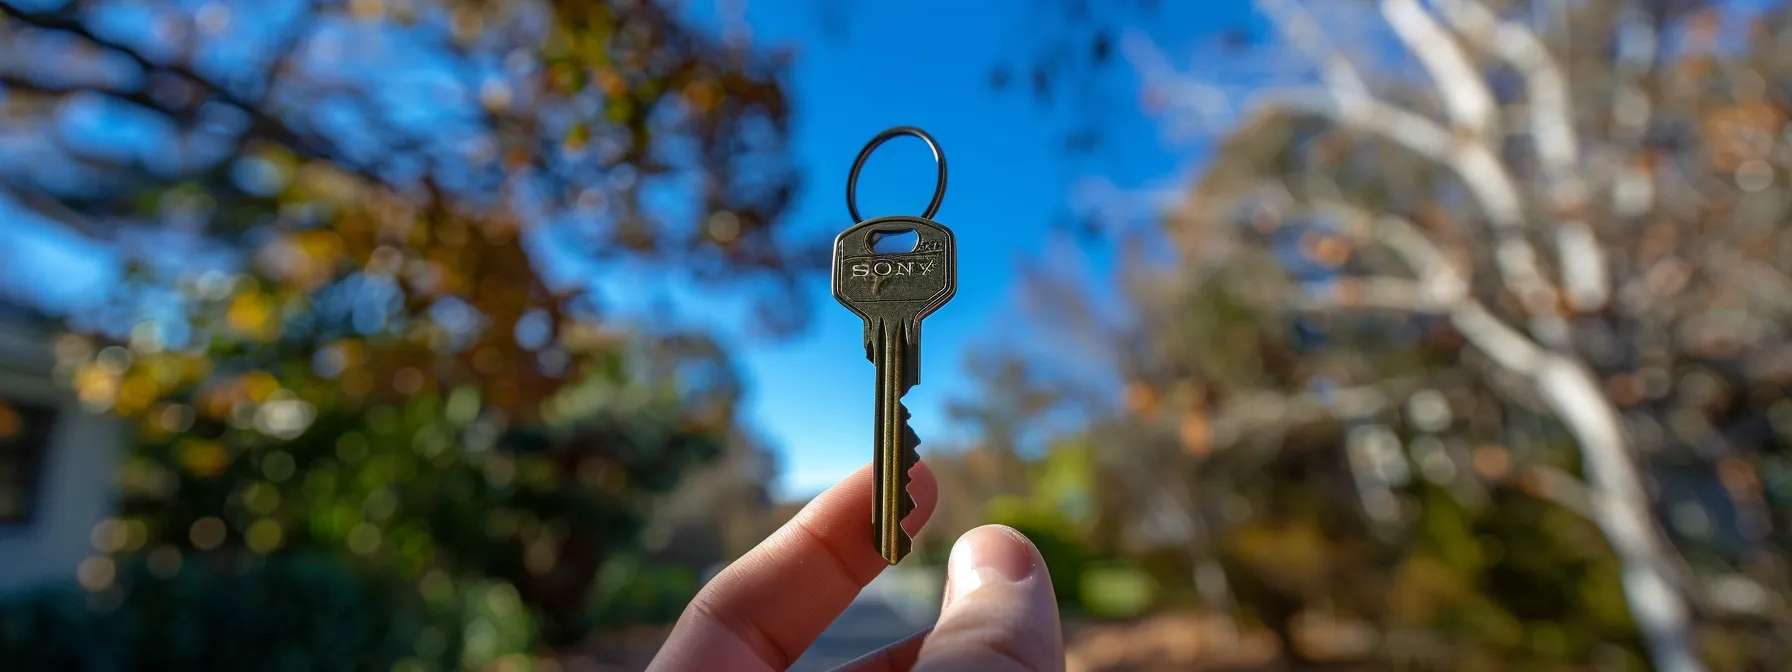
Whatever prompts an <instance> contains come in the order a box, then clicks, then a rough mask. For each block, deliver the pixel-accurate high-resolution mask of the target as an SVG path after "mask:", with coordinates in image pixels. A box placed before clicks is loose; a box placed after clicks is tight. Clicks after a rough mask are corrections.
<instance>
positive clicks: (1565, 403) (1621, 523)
mask: <svg viewBox="0 0 1792 672" xmlns="http://www.w3.org/2000/svg"><path fill="white" fill-rule="evenodd" d="M1534 373H1535V378H1534V380H1535V383H1536V385H1537V389H1538V391H1540V392H1541V393H1542V394H1543V398H1544V400H1545V402H1547V403H1548V404H1549V406H1550V408H1552V409H1553V410H1555V412H1556V415H1557V416H1558V417H1559V418H1561V420H1562V422H1563V423H1564V424H1566V425H1567V426H1568V429H1569V431H1571V432H1573V433H1574V437H1575V439H1577V440H1578V442H1579V443H1580V451H1581V461H1582V462H1583V463H1584V465H1583V468H1584V470H1585V471H1586V479H1587V482H1588V484H1590V485H1591V486H1593V490H1594V492H1596V493H1597V497H1598V499H1597V501H1595V502H1594V507H1593V513H1594V522H1595V523H1597V524H1598V525H1599V529H1600V530H1601V531H1603V532H1604V533H1605V538H1606V540H1607V541H1608V542H1609V543H1610V544H1611V546H1612V551H1613V552H1614V553H1616V554H1617V556H1618V560H1619V561H1620V562H1621V563H1622V564H1623V585H1624V597H1625V600H1626V601H1627V602H1628V603H1629V605H1630V613H1631V616H1632V617H1633V618H1635V619H1636V623H1637V627H1638V628H1640V629H1641V630H1642V634H1643V637H1644V638H1645V640H1647V642H1648V646H1649V656H1650V658H1651V659H1652V660H1653V661H1654V663H1655V669H1657V670H1660V671H1661V672H1695V671H1699V670H1703V669H1704V665H1703V663H1701V662H1700V661H1699V658H1698V655H1697V652H1696V651H1694V650H1693V645H1692V634H1691V630H1692V625H1691V621H1690V619H1689V617H1688V614H1687V608H1686V602H1685V600H1684V599H1682V597H1681V595H1680V594H1679V592H1677V591H1676V589H1675V588H1674V585H1673V582H1672V581H1669V576H1668V567H1669V562H1668V557H1667V555H1666V553H1665V552H1664V550H1663V545H1664V543H1665V542H1663V541H1662V539H1661V537H1660V536H1659V532H1658V531H1657V528H1656V527H1655V518H1654V516H1653V515H1652V514H1651V511H1650V506H1649V499H1648V497H1647V496H1646V495H1645V493H1644V492H1643V486H1642V479H1641V478H1640V476H1639V472H1638V470H1637V466H1636V462H1635V461H1634V460H1632V459H1631V455H1630V452H1629V446H1627V445H1625V439H1624V433H1623V430H1622V427H1621V425H1620V424H1619V420H1618V411H1617V408H1616V407H1614V406H1613V405H1612V404H1611V401H1610V400H1609V399H1607V398H1606V396H1605V395H1604V393H1603V392H1602V390H1601V388H1600V386H1599V383H1598V382H1597V381H1596V379H1595V378H1594V377H1593V374H1592V372H1591V371H1589V370H1588V369H1587V368H1586V367H1584V366H1581V365H1580V364H1579V363H1577V362H1575V361H1573V360H1570V359H1567V358H1565V357H1562V356H1559V355H1547V356H1545V357H1544V358H1543V360H1542V361H1541V362H1540V363H1539V365H1538V366H1537V368H1536V370H1535V372H1534Z"/></svg>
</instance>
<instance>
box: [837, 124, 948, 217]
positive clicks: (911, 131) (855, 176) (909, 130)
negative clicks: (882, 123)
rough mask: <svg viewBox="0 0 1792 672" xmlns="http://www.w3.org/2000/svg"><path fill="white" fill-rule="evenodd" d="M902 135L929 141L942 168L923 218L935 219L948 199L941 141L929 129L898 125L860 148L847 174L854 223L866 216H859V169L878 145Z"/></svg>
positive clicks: (848, 205)
mask: <svg viewBox="0 0 1792 672" xmlns="http://www.w3.org/2000/svg"><path fill="white" fill-rule="evenodd" d="M901 135H912V136H915V137H917V138H920V139H921V141H922V142H925V143H927V148H928V149H931V150H933V162H934V164H935V165H937V166H939V168H940V170H939V177H938V178H937V181H936V182H935V183H934V186H933V200H932V201H929V202H928V203H927V211H926V212H923V213H921V219H933V215H934V213H937V212H939V211H940V202H941V201H944V200H946V152H945V151H943V150H941V149H940V143H938V142H935V141H934V139H933V136H931V135H928V134H927V131H923V130H921V129H919V128H915V127H914V126H897V127H895V128H890V129H887V130H885V131H884V132H882V133H879V134H877V137H874V138H872V139H871V142H868V143H865V148H864V149H861V150H859V158H857V159H854V160H853V162H852V172H851V173H849V174H847V176H846V212H847V213H848V214H851V215H852V221H853V223H855V224H857V223H859V222H863V221H865V218H864V217H860V216H859V171H860V170H863V169H864V168H865V160H866V159H869V158H871V153H872V152H874V151H877V147H878V145H882V144H884V143H885V142H888V141H889V140H890V139H891V138H894V137H897V136H901Z"/></svg>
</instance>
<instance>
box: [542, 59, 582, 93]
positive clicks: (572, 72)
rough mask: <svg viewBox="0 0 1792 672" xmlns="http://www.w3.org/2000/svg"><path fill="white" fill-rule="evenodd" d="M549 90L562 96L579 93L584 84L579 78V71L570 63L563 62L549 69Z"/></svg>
mask: <svg viewBox="0 0 1792 672" xmlns="http://www.w3.org/2000/svg"><path fill="white" fill-rule="evenodd" d="M547 79H548V82H547V85H548V88H549V89H551V90H553V91H555V92H557V93H560V94H562V95H569V94H573V93H577V92H578V90H579V87H580V86H581V85H583V84H584V81H583V78H582V77H580V76H579V69H578V67H577V66H574V65H573V64H572V63H570V62H565V61H562V62H560V63H555V64H554V65H553V66H551V67H549V68H548V73H547Z"/></svg>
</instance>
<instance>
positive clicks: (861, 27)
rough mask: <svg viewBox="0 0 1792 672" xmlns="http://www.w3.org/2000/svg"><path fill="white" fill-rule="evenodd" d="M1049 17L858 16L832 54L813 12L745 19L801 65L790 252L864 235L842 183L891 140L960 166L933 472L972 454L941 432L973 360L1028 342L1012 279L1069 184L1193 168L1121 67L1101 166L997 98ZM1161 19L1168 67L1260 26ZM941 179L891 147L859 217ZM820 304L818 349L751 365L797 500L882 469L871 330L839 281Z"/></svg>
mask: <svg viewBox="0 0 1792 672" xmlns="http://www.w3.org/2000/svg"><path fill="white" fill-rule="evenodd" d="M824 1H825V0H824ZM1049 4H1053V3H1041V2H1036V1H1033V0H975V1H972V2H966V1H964V0H958V1H956V2H953V1H948V0H921V1H914V2H868V1H864V0H860V1H857V2H852V3H851V4H850V10H849V11H848V12H847V13H846V15H847V16H846V18H847V22H846V26H847V34H846V35H845V36H843V37H841V38H838V39H830V38H829V37H827V36H826V34H825V33H823V31H822V26H823V24H822V22H821V20H820V19H819V17H818V14H819V13H818V12H817V11H816V9H815V7H816V3H815V2H814V1H813V0H752V1H749V2H748V3H747V16H746V18H747V21H748V23H749V24H750V25H751V27H752V29H753V35H754V40H755V42H757V43H758V44H761V45H770V44H779V43H789V44H796V45H798V46H799V47H800V52H799V53H800V58H799V59H798V61H797V65H796V68H795V72H794V73H793V78H792V81H791V84H792V86H793V88H794V96H795V101H796V107H795V109H796V115H797V123H796V126H795V138H794V141H795V144H794V149H795V152H796V154H797V160H798V162H799V163H800V165H801V166H802V167H803V169H804V171H805V183H804V184H805V186H804V193H803V195H802V197H801V200H800V202H799V204H798V206H797V208H796V209H795V211H794V212H793V213H791V219H790V221H789V222H788V224H789V225H790V226H791V227H792V228H793V232H792V233H793V235H815V236H819V237H821V238H822V239H824V240H825V239H831V238H832V236H833V235H834V234H836V233H838V231H839V230H840V229H843V228H845V227H846V226H847V225H849V224H850V222H849V221H848V220H849V217H848V216H847V214H846V210H845V205H844V195H843V193H842V192H843V189H844V186H845V179H846V172H847V169H848V168H849V167H850V165H851V163H852V160H853V157H854V156H855V155H856V154H857V153H858V151H859V148H860V147H861V146H862V145H863V144H864V143H865V141H866V140H868V139H870V138H871V136H873V135H875V134H876V133H877V132H878V131H881V130H883V129H885V128H888V127H890V126H896V125H902V124H908V125H915V126H920V127H922V128H924V129H927V131H928V132H929V133H931V134H933V135H934V137H936V138H937V139H938V140H939V142H940V144H941V145H942V146H943V147H944V149H945V151H946V154H947V156H948V158H949V159H950V166H951V188H950V190H949V191H948V192H947V196H946V201H945V205H944V206H943V207H942V208H941V210H940V213H939V215H938V216H937V219H938V221H940V222H941V223H943V224H945V225H947V226H949V227H952V229H953V231H954V233H956V234H957V237H958V245H959V265H960V276H959V286H958V295H957V297H956V298H955V299H953V301H952V302H951V303H950V304H947V305H946V306H945V307H944V308H941V309H940V311H939V312H938V313H936V314H934V315H933V316H932V317H930V318H928V319H927V321H926V322H925V327H924V333H925V336H924V338H923V347H924V351H923V354H922V367H923V368H922V372H921V380H922V382H921V384H920V385H918V386H916V387H915V388H914V390H913V391H911V392H910V393H909V396H908V397H907V398H906V400H905V401H906V402H907V404H908V406H909V408H910V410H911V411H912V412H913V413H914V419H913V420H912V422H911V424H912V425H914V427H915V430H916V432H917V433H918V434H919V435H920V436H921V441H922V447H921V450H922V454H923V455H925V454H926V453H927V452H928V450H929V449H930V448H940V447H942V446H943V445H946V444H950V443H951V442H952V441H953V440H955V439H957V440H962V439H964V438H967V437H965V436H964V432H963V430H962V428H955V427H950V426H948V425H947V423H946V421H945V414H944V404H945V402H946V400H947V399H950V398H953V397H963V396H966V395H970V394H973V393H975V392H976V390H974V389H973V388H972V387H971V385H970V384H969V381H968V380H967V378H966V376H965V374H964V372H963V371H964V367H963V362H964V361H965V356H966V352H967V350H969V349H972V348H979V347H986V346H990V345H992V344H1000V343H1001V342H1002V341H1003V340H1004V339H1019V338H1031V336H1030V335H1029V334H1028V332H1027V330H1026V328H1025V327H1019V328H1017V325H1019V324H1021V323H1022V320H1021V313H1020V308H1019V306H1018V301H1017V300H1016V299H1017V297H1016V291H1017V286H1016V280H1017V278H1016V265H1017V263H1016V262H1017V261H1018V260H1020V259H1022V258H1027V257H1033V258H1039V257H1041V256H1042V255H1045V254H1046V251H1047V248H1048V247H1049V246H1051V245H1052V243H1051V242H1050V240H1051V237H1052V234H1051V232H1050V228H1051V223H1052V222H1053V221H1054V220H1055V219H1057V218H1059V217H1061V216H1062V215H1063V214H1064V213H1066V212H1068V209H1069V208H1070V206H1071V199H1070V196H1069V195H1070V192H1071V188H1072V186H1073V184H1074V183H1075V182H1076V181H1078V180H1079V179H1082V178H1088V177H1101V178H1106V179H1109V180H1111V181H1113V182H1114V183H1115V184H1117V185H1118V186H1120V187H1122V188H1143V187H1147V186H1152V185H1160V184H1162V183H1164V182H1165V181H1167V180H1174V179H1176V176H1177V175H1179V174H1181V171H1182V170H1183V169H1184V168H1186V167H1187V166H1188V165H1190V160H1191V157H1190V156H1189V151H1190V150H1189V148H1186V147H1185V148H1180V149H1176V148H1167V147H1166V146H1165V144H1164V143H1163V141H1162V133H1161V132H1160V126H1159V124H1158V122H1156V121H1154V120H1151V119H1147V118H1146V117H1145V116H1143V115H1142V114H1141V113H1139V112H1138V111H1137V108H1138V100H1139V97H1138V87H1137V77H1136V76H1135V74H1134V73H1132V72H1131V71H1130V69H1129V68H1128V66H1126V65H1125V64H1124V63H1123V62H1117V63H1116V64H1115V65H1114V66H1113V67H1112V68H1111V72H1110V73H1109V77H1108V80H1109V81H1107V82H1104V85H1103V86H1102V87H1100V89H1099V90H1101V91H1102V92H1103V94H1104V98H1106V100H1103V101H1100V102H1099V104H1101V105H1106V106H1111V108H1110V109H1111V110H1112V114H1110V115H1108V116H1107V117H1106V122H1107V124H1108V126H1107V131H1108V132H1109V134H1110V136H1109V144H1108V145H1107V146H1106V147H1105V148H1104V149H1103V150H1102V151H1101V152H1100V153H1099V154H1097V155H1096V156H1094V157H1084V158H1079V157H1075V156H1073V155H1070V154H1068V153H1066V152H1064V151H1063V150H1062V149H1061V143H1060V138H1061V135H1062V132H1063V131H1064V130H1065V128H1066V127H1065V126H1064V124H1063V122H1064V118H1063V115H1062V114H1055V115H1054V114H1053V113H1049V112H1047V111H1044V110H1042V109H1041V108H1040V107H1039V106H1038V105H1036V104H1034V103H1033V102H1032V99H1031V97H1030V96H1028V95H1025V94H1024V93H1021V92H1010V93H1004V94H996V93H992V92H991V91H990V90H989V85H988V82H989V79H988V71H989V67H990V66H991V65H992V64H994V63H997V62H998V61H1000V60H1003V59H1004V57H1010V58H1008V60H1011V61H1012V60H1015V59H1014V58H1012V57H1013V56H1016V55H1024V53H1019V52H1018V51H1017V50H1018V49H1025V48H1029V47H1031V46H1033V45H1032V44H1031V43H1030V42H1029V35H1028V33H1027V32H1026V31H1028V30H1029V29H1030V28H1033V27H1035V26H1037V25H1038V22H1037V21H1036V20H1034V19H1031V18H1029V13H1036V12H1038V11H1040V7H1042V6H1044V5H1049ZM1163 4H1164V5H1165V6H1166V7H1165V9H1163V10H1160V12H1159V15H1158V16H1159V18H1160V19H1161V20H1159V21H1155V22H1153V25H1152V26H1150V27H1149V28H1150V29H1149V30H1148V34H1149V35H1150V36H1151V37H1152V38H1153V39H1154V41H1156V42H1158V43H1159V44H1161V45H1164V46H1165V48H1166V49H1169V50H1172V51H1174V50H1176V49H1178V48H1182V47H1192V46H1193V45H1194V44H1195V43H1197V42H1198V41H1199V40H1200V39H1201V38H1202V37H1203V36H1210V35H1211V34H1213V33H1215V32H1218V31H1220V30H1224V29H1227V28H1230V27H1232V26H1235V25H1238V24H1240V23H1242V22H1244V21H1245V20H1246V18H1247V8H1248V3H1245V2H1243V1H1242V0H1240V1H1238V2H1217V1H1216V2H1181V3H1163ZM1048 22H1049V21H1048ZM1067 107H1068V106H1060V108H1067ZM932 179H933V168H932V165H931V161H930V158H929V156H928V154H927V151H926V149H925V148H924V146H923V145H922V144H921V143H920V142H919V141H915V140H912V139H898V140H895V141H892V142H890V143H888V144H886V145H885V146H884V147H883V148H882V149H880V150H879V151H878V154H877V155H876V156H875V157H874V158H873V159H872V160H871V162H870V165H869V166H868V167H867V169H866V171H865V174H864V176H863V178H862V180H861V183H860V187H859V188H860V199H861V202H860V209H861V211H862V212H863V213H864V215H865V216H867V217H873V216H878V215H883V214H902V213H918V212H919V211H920V210H921V209H922V208H923V207H924V206H925V205H926V202H927V198H928V196H929V194H930V193H931V189H932ZM1088 252H1089V256H1088V259H1087V265H1085V266H1084V267H1083V270H1084V271H1085V272H1087V273H1089V276H1090V281H1091V282H1094V283H1100V282H1102V281H1103V279H1104V277H1105V276H1107V275H1109V271H1110V267H1109V263H1108V262H1107V261H1106V260H1105V259H1104V257H1105V255H1104V254H1102V252H1101V251H1100V250H1089V251H1088ZM806 286H807V287H808V290H807V291H810V292H812V293H814V295H815V296H816V297H819V298H818V301H817V305H816V308H817V309H816V313H815V315H814V317H813V319H812V321H811V328H810V330H809V331H807V332H806V333H804V334H802V335H800V336H798V337H797V338H795V339H791V340H787V341H784V342H779V343H772V344H766V343H751V344H748V345H746V346H745V347H744V348H743V350H742V351H740V352H739V353H738V354H739V357H740V358H741V361H742V366H743V368H744V370H745V373H746V374H747V376H748V379H749V381H750V385H751V392H750V399H749V401H748V404H747V412H748V415H749V422H751V423H753V424H754V425H755V426H756V427H757V428H758V429H759V430H760V431H761V432H762V433H763V434H764V436H765V437H766V438H767V439H768V440H769V441H770V442H771V444H772V445H773V446H774V447H775V448H776V449H777V450H778V453H779V456H780V461H781V466H782V470H783V473H782V476H781V482H780V484H779V486H780V487H779V492H780V493H781V494H782V495H783V496H786V497H802V496H807V495H811V494H814V493H815V492H817V491H819V490H821V489H823V488H825V487H827V486H828V485H830V484H832V483H833V482H834V481H836V480H838V479H839V478H840V477H842V476H844V475H845V474H847V473H849V472H851V471H852V470H853V469H856V468H857V467H859V466H860V465H862V464H864V463H865V462H867V461H869V460H870V459H871V445H870V435H871V422H872V418H871V415H872V398H871V391H872V380H873V378H872V369H871V365H870V363H869V362H867V361H866V360H865V356H864V350H863V347H862V345H861V342H860V335H861V331H862V327H861V323H860V321H859V320H858V318H857V317H855V316H853V315H852V314H851V313H849V312H847V311H846V309H845V308H842V307H840V306H839V305H838V304H836V303H834V302H833V299H832V297H831V296H830V295H829V293H828V287H827V279H826V278H823V277H818V278H815V279H812V280H811V281H809V282H808V283H807V285H806Z"/></svg>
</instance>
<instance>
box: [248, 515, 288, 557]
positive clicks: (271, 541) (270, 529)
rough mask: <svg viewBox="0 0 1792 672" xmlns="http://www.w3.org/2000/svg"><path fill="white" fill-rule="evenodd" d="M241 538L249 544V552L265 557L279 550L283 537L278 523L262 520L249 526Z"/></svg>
mask: <svg viewBox="0 0 1792 672" xmlns="http://www.w3.org/2000/svg"><path fill="white" fill-rule="evenodd" d="M243 536H244V539H245V540H246V541H247V542H248V544H249V550H251V551H254V552H256V553H261V554H264V555H265V554H267V553H272V552H273V551H274V549H277V548H279V547H280V542H281V538H282V537H283V536H285V535H284V530H282V529H281V528H280V523H279V522H278V521H275V520H274V519H272V518H262V519H260V520H257V521H255V523H254V524H252V525H250V526H249V531H248V532H247V533H246V534H244V535H243Z"/></svg>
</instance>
